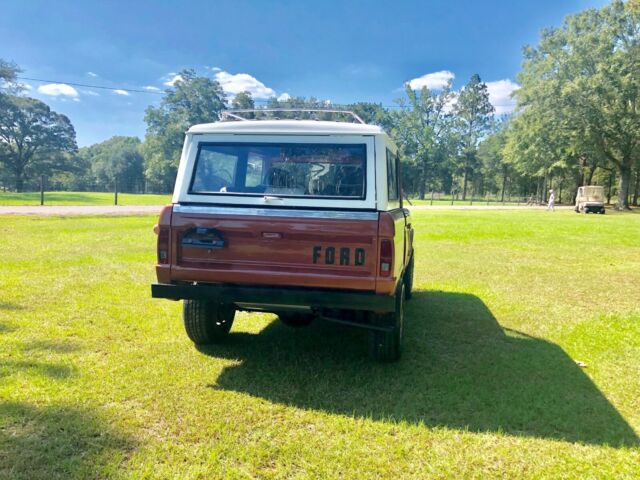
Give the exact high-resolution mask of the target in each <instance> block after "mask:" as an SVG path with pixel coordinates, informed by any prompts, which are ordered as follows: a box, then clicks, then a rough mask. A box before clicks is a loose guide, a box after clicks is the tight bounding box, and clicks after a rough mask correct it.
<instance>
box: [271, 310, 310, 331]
mask: <svg viewBox="0 0 640 480" xmlns="http://www.w3.org/2000/svg"><path fill="white" fill-rule="evenodd" d="M278 318H279V319H280V321H281V322H282V323H284V324H285V325H286V326H287V327H293V328H298V327H306V326H308V325H309V324H311V322H313V315H310V314H307V313H291V312H286V313H285V312H283V313H279V314H278Z"/></svg>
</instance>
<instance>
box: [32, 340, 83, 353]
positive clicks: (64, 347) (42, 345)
mask: <svg viewBox="0 0 640 480" xmlns="http://www.w3.org/2000/svg"><path fill="white" fill-rule="evenodd" d="M22 350H23V351H25V352H31V351H38V350H40V351H42V350H44V351H49V352H54V353H72V352H77V351H78V350H80V346H79V345H78V344H77V343H75V342H73V341H69V340H60V339H48V340H35V341H32V342H29V343H27V344H26V345H25V346H24V347H22Z"/></svg>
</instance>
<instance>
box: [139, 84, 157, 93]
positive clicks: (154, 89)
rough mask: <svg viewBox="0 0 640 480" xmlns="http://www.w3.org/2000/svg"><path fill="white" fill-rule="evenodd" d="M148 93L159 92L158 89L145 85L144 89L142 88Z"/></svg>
mask: <svg viewBox="0 0 640 480" xmlns="http://www.w3.org/2000/svg"><path fill="white" fill-rule="evenodd" d="M142 88H144V89H145V90H147V91H149V92H159V91H160V89H159V88H158V87H154V86H152V85H147V86H146V87H142Z"/></svg>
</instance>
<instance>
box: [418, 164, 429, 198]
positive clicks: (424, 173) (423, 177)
mask: <svg viewBox="0 0 640 480" xmlns="http://www.w3.org/2000/svg"><path fill="white" fill-rule="evenodd" d="M426 190H427V160H426V159H424V160H423V162H422V168H421V169H420V191H419V194H420V200H424V196H425V193H426Z"/></svg>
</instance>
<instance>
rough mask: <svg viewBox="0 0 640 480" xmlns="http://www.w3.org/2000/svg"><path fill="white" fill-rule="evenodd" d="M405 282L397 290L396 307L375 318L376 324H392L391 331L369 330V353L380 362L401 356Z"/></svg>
mask: <svg viewBox="0 0 640 480" xmlns="http://www.w3.org/2000/svg"><path fill="white" fill-rule="evenodd" d="M404 298H405V286H404V282H403V283H401V284H400V288H399V289H398V291H397V292H396V309H395V311H394V312H391V313H386V314H383V315H379V316H377V318H375V319H374V320H375V322H374V323H375V324H376V325H380V326H391V327H392V328H391V330H390V331H381V330H371V332H369V354H370V355H371V358H372V359H374V360H376V361H378V362H395V361H396V360H398V359H399V358H400V354H401V350H402V349H401V346H402V333H403V329H404Z"/></svg>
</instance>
